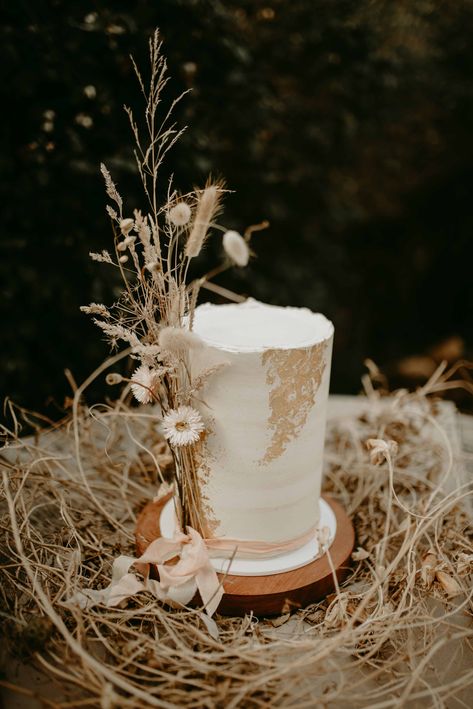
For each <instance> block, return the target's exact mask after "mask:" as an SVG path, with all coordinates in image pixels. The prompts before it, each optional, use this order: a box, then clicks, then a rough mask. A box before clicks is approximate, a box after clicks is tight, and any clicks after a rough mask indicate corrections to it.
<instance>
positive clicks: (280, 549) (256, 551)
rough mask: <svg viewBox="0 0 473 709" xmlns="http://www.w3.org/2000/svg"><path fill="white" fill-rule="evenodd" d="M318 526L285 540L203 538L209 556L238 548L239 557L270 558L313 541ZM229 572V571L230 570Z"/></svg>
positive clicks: (316, 535) (316, 534)
mask: <svg viewBox="0 0 473 709" xmlns="http://www.w3.org/2000/svg"><path fill="white" fill-rule="evenodd" d="M318 531H319V530H318V528H317V527H311V529H309V531H308V532H305V533H304V534H301V535H300V536H299V537H296V538H295V539H290V540H289V541H287V542H260V541H249V540H245V539H231V538H230V537H215V538H214V539H212V538H209V539H205V546H206V547H207V549H208V550H209V551H210V552H211V556H217V555H218V553H219V552H223V551H233V550H235V549H237V550H238V556H239V558H243V557H244V558H249V559H251V558H258V557H261V556H262V555H264V557H265V558H266V559H267V558H271V557H273V556H278V555H279V554H284V553H286V552H289V551H294V550H295V549H299V547H302V546H304V544H306V543H307V542H310V541H311V539H313V540H314V543H315V541H316V539H317V537H318ZM230 573H231V571H230Z"/></svg>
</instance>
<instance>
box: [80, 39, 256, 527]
mask: <svg viewBox="0 0 473 709" xmlns="http://www.w3.org/2000/svg"><path fill="white" fill-rule="evenodd" d="M149 58H150V79H149V83H146V82H145V81H144V79H143V77H142V75H141V73H140V70H139V69H138V67H137V65H136V64H135V62H134V61H133V60H132V61H133V66H134V69H135V73H136V77H137V79H138V82H139V85H140V88H141V92H142V94H143V97H144V101H145V110H144V121H143V128H140V125H139V122H138V121H137V120H136V119H135V116H134V113H133V111H132V109H131V108H129V107H126V109H125V110H126V112H127V114H128V118H129V121H130V126H131V130H132V133H133V137H134V141H135V157H136V163H137V166H138V172H139V174H140V177H141V182H142V185H143V190H144V194H145V197H146V201H147V211H146V213H142V212H141V211H139V210H135V212H134V214H133V217H131V216H129V215H127V214H126V213H124V201H123V199H122V197H121V195H120V194H119V192H118V189H117V186H116V185H115V183H114V181H113V179H112V176H111V175H110V172H109V171H108V169H107V168H106V166H105V165H102V166H101V171H102V175H103V177H104V180H105V189H106V193H107V196H108V197H109V198H110V200H111V201H112V202H113V205H110V204H109V205H107V213H108V215H109V216H110V218H111V220H112V224H113V229H114V236H115V257H114V258H113V257H112V256H111V255H110V253H109V252H108V251H105V250H104V251H102V252H101V253H93V254H90V255H91V258H92V259H94V260H95V261H99V262H103V263H108V264H111V265H113V266H115V267H116V268H118V269H119V270H120V273H121V276H122V279H123V285H124V290H123V294H122V296H121V297H120V298H119V300H118V301H117V302H116V303H115V304H114V305H113V306H112V307H111V308H108V307H107V306H105V305H103V304H98V303H91V304H90V305H88V306H84V307H83V308H82V310H83V311H84V312H85V313H87V314H90V315H93V316H94V322H95V323H96V324H97V325H98V326H99V327H100V328H101V330H102V331H103V333H104V334H105V336H106V337H107V339H108V340H109V341H110V343H111V344H112V345H113V346H116V345H117V344H118V342H120V341H121V342H125V343H126V344H127V345H128V346H129V347H131V348H132V354H131V356H132V357H133V358H134V359H136V360H138V366H137V368H136V370H135V372H134V373H133V375H132V377H131V380H128V381H129V384H130V385H131V390H132V392H133V394H134V396H135V398H136V399H137V400H138V401H139V402H140V403H151V402H152V403H155V404H156V405H157V406H159V407H160V409H161V415H162V417H163V420H164V425H165V430H167V431H168V432H170V434H169V435H168V440H169V444H170V447H171V450H172V453H173V457H174V461H175V471H176V472H175V485H176V491H177V493H178V496H179V499H180V508H181V509H180V522H181V525H182V526H183V527H185V526H186V525H187V524H191V526H193V527H194V528H195V529H196V530H197V531H199V532H200V533H205V529H204V523H203V518H202V513H201V509H200V503H199V499H200V498H199V493H198V489H197V484H196V462H195V459H196V451H195V445H196V444H198V442H199V438H200V436H201V434H202V433H203V424H202V422H201V421H200V416H199V414H198V412H197V411H196V410H195V409H193V408H192V396H193V394H194V393H195V392H196V391H198V390H200V389H202V387H203V385H204V382H203V377H204V376H207V377H208V376H211V375H212V374H213V373H214V372H215V371H218V370H216V369H215V368H214V367H211V366H210V367H209V368H208V369H207V370H205V369H204V372H200V373H199V374H198V381H196V382H193V381H192V377H191V374H190V367H189V350H190V349H192V348H195V347H196V346H199V344H200V343H199V340H198V338H197V336H196V335H194V334H193V333H192V332H191V329H192V326H193V322H194V310H195V307H196V303H197V299H198V295H199V291H200V288H201V287H202V286H203V285H205V284H206V283H207V282H208V281H210V279H211V278H213V277H215V276H216V275H217V274H219V273H221V272H222V271H224V270H225V269H226V268H229V267H230V266H232V265H238V266H245V265H246V264H247V263H248V260H249V256H250V251H249V247H248V245H247V241H248V240H249V235H251V233H252V231H257V230H258V229H259V228H261V225H257V226H255V227H248V228H247V229H246V231H245V234H247V235H248V237H247V238H245V239H243V237H241V236H240V235H239V234H238V233H237V232H234V231H228V230H226V229H225V228H223V227H221V226H219V225H216V224H215V219H216V218H217V216H218V214H219V213H220V210H221V202H222V198H223V195H224V193H225V188H224V184H223V182H222V181H221V180H212V179H210V178H209V180H208V181H207V184H206V185H205V187H204V188H203V189H196V190H194V191H193V192H190V193H187V194H184V195H181V194H180V193H179V192H178V191H177V190H175V189H174V188H173V185H172V182H170V183H169V184H168V186H167V189H166V190H165V199H164V201H163V202H161V200H160V193H161V186H160V185H159V183H158V172H159V168H160V167H161V165H162V162H163V160H164V158H165V156H166V154H167V152H168V151H169V150H170V149H171V148H172V146H173V145H174V144H175V142H176V141H177V140H178V139H179V137H180V135H181V134H182V132H183V130H184V129H179V128H178V127H177V126H176V124H175V123H174V122H173V121H172V112H173V109H174V107H175V105H176V104H177V103H178V102H179V101H180V100H181V99H182V97H183V95H184V94H182V95H181V96H179V97H178V98H177V99H176V100H175V101H173V102H172V103H171V105H170V107H169V109H167V110H165V111H164V113H163V111H162V92H163V89H164V87H165V86H166V84H167V82H168V76H167V66H166V60H165V58H164V57H163V55H162V52H161V41H160V39H159V34H158V32H157V31H156V32H155V33H154V35H153V37H152V38H151V39H150V42H149ZM263 226H267V223H264V225H263ZM215 228H217V229H218V230H221V231H223V232H224V233H225V235H224V237H223V242H222V246H223V250H224V253H226V258H225V260H224V262H223V263H222V264H221V265H219V266H218V267H216V268H214V269H213V270H212V271H211V272H209V273H207V274H205V275H204V276H202V277H201V278H198V279H194V280H193V281H191V282H190V283H188V282H187V274H188V269H189V264H190V262H191V260H192V259H195V258H197V257H198V256H199V254H200V253H201V251H202V249H203V247H204V245H205V242H206V240H207V239H208V238H209V236H210V235H211V233H212V230H213V229H215ZM215 287H217V286H215ZM170 422H172V426H171V423H170ZM166 425H167V426H168V428H166ZM170 426H171V428H170ZM173 432H174V434H175V435H171V433H173ZM178 434H179V435H178Z"/></svg>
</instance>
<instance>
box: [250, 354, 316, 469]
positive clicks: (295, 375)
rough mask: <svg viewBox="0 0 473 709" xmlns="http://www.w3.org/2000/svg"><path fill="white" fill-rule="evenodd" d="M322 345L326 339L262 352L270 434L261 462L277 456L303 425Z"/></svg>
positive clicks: (312, 395) (313, 400) (266, 462)
mask: <svg viewBox="0 0 473 709" xmlns="http://www.w3.org/2000/svg"><path fill="white" fill-rule="evenodd" d="M326 346H327V343H326V342H321V343H320V344H318V345H315V346H314V347H310V348H303V349H295V350H267V351H266V352H264V353H263V355H262V360H263V366H264V367H265V368H266V383H267V384H268V386H269V389H270V391H269V409H270V415H269V419H268V427H269V428H270V429H271V430H272V437H271V443H270V444H269V446H268V448H267V449H266V452H265V454H264V456H263V458H262V459H261V461H260V462H261V464H262V465H267V464H268V463H270V462H271V461H273V460H275V459H276V458H279V456H280V455H282V453H284V451H285V450H286V448H287V446H288V444H289V443H290V442H291V441H292V440H294V439H295V438H297V436H298V435H299V433H300V431H301V430H302V428H303V427H304V425H305V423H306V421H307V416H308V414H309V412H310V410H311V408H312V407H313V406H314V404H315V396H316V393H317V390H318V388H319V386H320V382H321V380H322V376H323V373H324V370H325V366H326V353H325V351H326Z"/></svg>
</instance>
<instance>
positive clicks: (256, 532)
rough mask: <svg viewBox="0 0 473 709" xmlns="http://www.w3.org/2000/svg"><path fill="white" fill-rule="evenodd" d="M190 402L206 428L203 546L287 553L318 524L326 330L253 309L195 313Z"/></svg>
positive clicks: (322, 321) (301, 318) (286, 312)
mask: <svg viewBox="0 0 473 709" xmlns="http://www.w3.org/2000/svg"><path fill="white" fill-rule="evenodd" d="M194 331H195V332H196V333H197V334H198V335H199V336H200V337H201V339H202V340H203V341H204V343H205V345H206V346H205V347H203V348H201V349H199V350H195V351H194V352H193V353H192V361H191V367H192V371H193V373H194V375H198V374H199V372H202V371H204V370H206V369H209V368H210V367H212V366H214V365H217V364H223V365H224V366H222V367H221V368H220V369H219V370H218V371H216V373H215V374H213V375H212V376H211V377H210V378H209V379H208V381H207V384H206V386H205V388H204V389H202V391H201V392H199V396H198V398H197V397H196V401H195V402H194V404H195V406H196V407H198V408H199V410H200V412H201V414H202V416H203V418H204V420H205V423H206V427H207V432H206V436H205V438H204V440H203V442H202V448H201V455H200V459H199V471H198V474H199V481H200V486H201V495H202V500H203V508H204V510H203V511H204V515H205V518H206V524H207V530H206V531H207V536H209V537H217V538H222V537H223V538H228V539H237V540H242V541H245V540H247V541H260V542H265V543H274V544H278V543H285V542H287V541H288V540H292V539H297V538H299V537H302V536H303V535H306V534H307V533H308V532H309V531H310V530H311V529H313V528H314V527H315V526H316V525H317V522H318V514H319V505H318V501H319V497H320V487H321V475H322V456H323V444H324V434H325V418H326V406H327V398H328V388H329V379H330V362H331V349H332V340H333V325H332V323H331V322H330V321H329V320H327V319H326V318H325V317H324V316H323V315H320V314H319V313H312V312H311V311H310V310H308V309H306V308H282V307H277V306H271V305H266V304H263V303H259V302H257V301H254V300H248V301H246V302H244V303H241V304H238V305H235V304H230V305H210V304H205V305H201V306H199V307H198V308H197V309H196V311H195V319H194Z"/></svg>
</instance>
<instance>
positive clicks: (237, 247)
mask: <svg viewBox="0 0 473 709" xmlns="http://www.w3.org/2000/svg"><path fill="white" fill-rule="evenodd" d="M222 243H223V248H224V249H225V252H226V254H227V256H228V257H229V258H230V259H231V260H232V261H233V263H235V264H236V265H237V266H240V267H243V266H247V265H248V261H249V260H250V249H249V248H248V244H247V243H246V241H245V240H244V238H243V237H242V235H241V234H239V233H238V232H237V231H232V230H229V231H226V232H225V234H224V235H223V239H222Z"/></svg>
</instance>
